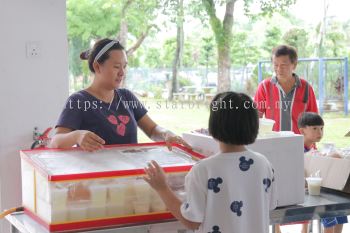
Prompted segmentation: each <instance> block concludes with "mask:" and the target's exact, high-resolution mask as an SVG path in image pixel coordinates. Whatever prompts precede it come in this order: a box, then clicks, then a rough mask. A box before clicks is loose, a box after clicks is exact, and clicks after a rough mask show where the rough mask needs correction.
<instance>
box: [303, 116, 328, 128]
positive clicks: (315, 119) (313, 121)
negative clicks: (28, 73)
mask: <svg viewBox="0 0 350 233" xmlns="http://www.w3.org/2000/svg"><path fill="white" fill-rule="evenodd" d="M318 125H322V126H323V125H324V121H323V119H322V117H321V116H320V115H318V114H317V113H315V112H303V113H301V114H300V115H299V117H298V128H305V127H306V126H318Z"/></svg>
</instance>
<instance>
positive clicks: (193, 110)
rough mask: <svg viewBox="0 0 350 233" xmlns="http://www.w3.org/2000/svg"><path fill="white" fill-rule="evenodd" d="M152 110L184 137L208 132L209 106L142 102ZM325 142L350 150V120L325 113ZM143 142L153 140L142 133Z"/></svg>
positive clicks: (158, 101)
mask: <svg viewBox="0 0 350 233" xmlns="http://www.w3.org/2000/svg"><path fill="white" fill-rule="evenodd" d="M141 102H142V103H143V104H144V105H145V107H146V108H148V114H149V115H150V117H151V118H152V119H153V120H154V121H155V122H156V123H157V124H159V125H161V126H163V127H165V128H167V129H169V130H171V131H173V132H175V133H177V134H178V135H181V134H182V133H184V132H189V131H191V130H194V129H198V128H207V125H208V118H209V108H208V105H209V104H203V103H198V104H195V103H193V102H168V101H166V100H154V99H147V98H143V99H141ZM323 118H324V121H325V129H324V136H323V139H322V141H321V144H322V142H334V143H336V146H337V147H350V137H344V135H345V134H346V133H347V132H348V131H349V130H350V116H344V114H343V113H334V112H333V113H325V114H324V115H323ZM138 136H139V142H150V141H151V140H150V139H149V138H148V137H147V136H146V135H145V134H144V133H143V132H142V131H141V130H139V135H138Z"/></svg>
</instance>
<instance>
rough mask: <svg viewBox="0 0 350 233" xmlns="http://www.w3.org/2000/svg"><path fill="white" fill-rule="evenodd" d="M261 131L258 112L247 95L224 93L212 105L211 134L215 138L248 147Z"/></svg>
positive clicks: (217, 96) (216, 97)
mask: <svg viewBox="0 0 350 233" xmlns="http://www.w3.org/2000/svg"><path fill="white" fill-rule="evenodd" d="M258 131H259V117H258V112H257V110H256V108H255V106H254V102H253V100H252V99H251V98H250V97H249V96H248V95H246V94H243V93H236V92H224V93H220V94H217V95H216V96H215V97H214V99H213V101H212V102H211V104H210V117H209V133H210V135H212V136H213V138H215V139H217V140H219V141H221V142H223V143H226V144H231V145H248V144H251V143H253V142H254V141H255V139H256V137H257V135H258Z"/></svg>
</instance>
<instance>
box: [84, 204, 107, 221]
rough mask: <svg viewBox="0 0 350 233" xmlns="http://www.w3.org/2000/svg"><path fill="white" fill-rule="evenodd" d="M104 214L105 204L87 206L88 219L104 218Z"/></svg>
mask: <svg viewBox="0 0 350 233" xmlns="http://www.w3.org/2000/svg"><path fill="white" fill-rule="evenodd" d="M106 215H107V212H106V206H90V207H89V208H88V212H87V217H88V218H89V219H95V218H105V217H106Z"/></svg>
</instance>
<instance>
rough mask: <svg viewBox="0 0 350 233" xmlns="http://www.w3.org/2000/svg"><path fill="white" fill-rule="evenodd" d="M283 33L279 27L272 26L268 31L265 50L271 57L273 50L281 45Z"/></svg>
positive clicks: (264, 45)
mask: <svg viewBox="0 0 350 233" xmlns="http://www.w3.org/2000/svg"><path fill="white" fill-rule="evenodd" d="M281 37H282V32H281V29H279V27H277V26H272V27H270V28H268V29H267V30H266V33H265V41H264V43H263V46H262V47H263V50H264V51H265V52H266V53H267V55H268V56H271V50H272V49H273V48H274V47H276V46H277V45H279V44H280V43H281Z"/></svg>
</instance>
